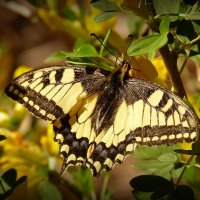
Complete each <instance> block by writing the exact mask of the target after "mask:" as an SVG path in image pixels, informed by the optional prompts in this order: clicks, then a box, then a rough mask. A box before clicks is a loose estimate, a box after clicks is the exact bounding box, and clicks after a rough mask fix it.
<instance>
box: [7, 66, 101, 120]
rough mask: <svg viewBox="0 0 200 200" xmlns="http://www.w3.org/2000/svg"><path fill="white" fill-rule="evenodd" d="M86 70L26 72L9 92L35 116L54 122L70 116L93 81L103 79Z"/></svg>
mask: <svg viewBox="0 0 200 200" xmlns="http://www.w3.org/2000/svg"><path fill="white" fill-rule="evenodd" d="M91 71H92V72H94V70H89V69H88V70H86V68H81V67H80V68H78V67H77V68H75V67H68V68H66V67H65V66H55V67H47V68H41V69H39V70H33V71H30V72H27V73H25V74H23V75H21V76H19V77H18V78H16V79H15V80H13V82H12V83H11V84H10V85H9V86H8V87H7V88H6V90H5V92H6V94H7V95H8V96H10V97H11V98H12V99H14V100H16V101H18V102H19V103H21V104H23V105H24V106H25V107H26V108H27V109H28V110H29V111H30V112H31V113H32V114H34V115H35V116H36V117H40V118H42V119H45V120H50V121H55V120H57V119H59V118H62V117H63V116H64V115H65V114H67V113H68V112H69V111H70V110H71V108H72V107H73V106H74V105H75V104H76V103H77V102H78V99H81V98H82V97H84V96H87V91H86V90H85V89H86V88H88V91H89V92H91V91H90V88H89V87H90V86H89V85H88V82H89V83H91V82H92V81H93V79H94V80H98V79H101V78H103V77H102V75H101V74H100V73H97V72H94V73H92V75H91V74H90V73H91ZM83 85H84V86H85V87H83Z"/></svg>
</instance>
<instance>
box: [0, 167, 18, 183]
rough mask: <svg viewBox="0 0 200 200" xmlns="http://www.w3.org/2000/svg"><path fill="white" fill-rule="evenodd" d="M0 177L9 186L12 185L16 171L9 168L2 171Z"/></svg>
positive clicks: (15, 177)
mask: <svg viewBox="0 0 200 200" xmlns="http://www.w3.org/2000/svg"><path fill="white" fill-rule="evenodd" d="M1 178H2V179H3V180H4V181H5V182H6V183H7V184H8V185H9V186H11V187H12V186H13V185H14V183H15V181H16V179H17V172H16V170H15V169H9V170H7V171H6V172H5V173H3V175H2V176H1Z"/></svg>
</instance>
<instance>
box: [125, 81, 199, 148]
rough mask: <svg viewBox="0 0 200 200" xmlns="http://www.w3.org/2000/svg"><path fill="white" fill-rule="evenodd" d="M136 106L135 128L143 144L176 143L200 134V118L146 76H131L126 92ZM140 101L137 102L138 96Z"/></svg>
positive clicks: (136, 137)
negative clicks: (145, 79)
mask: <svg viewBox="0 0 200 200" xmlns="http://www.w3.org/2000/svg"><path fill="white" fill-rule="evenodd" d="M131 92H132V93H133V94H132V95H127V100H128V102H127V103H128V104H129V105H132V106H133V114H132V115H133V130H131V134H133V135H134V137H135V139H136V142H137V143H139V144H142V145H148V146H152V145H160V144H168V145H172V144H175V143H177V142H183V141H186V142H192V141H195V140H196V139H197V137H198V119H197V117H196V115H195V114H194V113H193V111H192V110H191V109H190V108H189V107H188V106H187V105H186V104H185V103H184V102H183V100H181V99H180V98H179V97H177V96H176V95H175V94H174V93H172V92H170V91H168V90H166V89H164V88H162V87H160V86H158V85H155V84H152V83H150V82H146V81H144V80H142V79H137V78H134V79H130V80H129V84H127V92H126V94H128V93H129V94H130V93H131ZM136 97H138V100H137V101H135V98H136Z"/></svg>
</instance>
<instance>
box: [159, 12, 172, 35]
mask: <svg viewBox="0 0 200 200" xmlns="http://www.w3.org/2000/svg"><path fill="white" fill-rule="evenodd" d="M169 24H170V18H169V16H168V15H165V16H164V17H162V21H161V23H160V27H159V30H160V33H161V34H164V33H168V32H169Z"/></svg>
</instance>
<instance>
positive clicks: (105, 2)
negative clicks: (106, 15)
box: [90, 0, 120, 11]
mask: <svg viewBox="0 0 200 200" xmlns="http://www.w3.org/2000/svg"><path fill="white" fill-rule="evenodd" d="M90 4H91V5H92V6H93V7H95V8H97V9H99V10H103V11H119V10H120V8H119V7H118V6H117V4H116V3H115V1H109V0H92V1H91V3H90Z"/></svg>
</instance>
